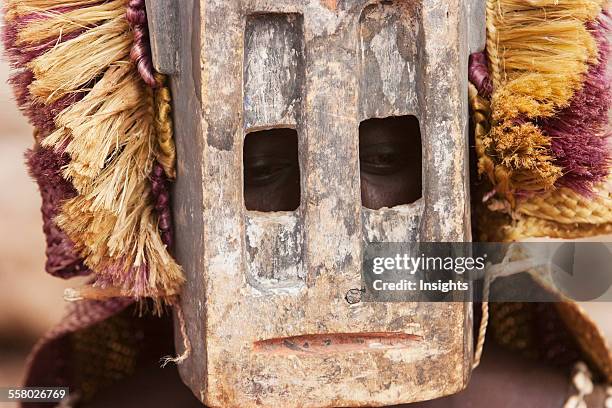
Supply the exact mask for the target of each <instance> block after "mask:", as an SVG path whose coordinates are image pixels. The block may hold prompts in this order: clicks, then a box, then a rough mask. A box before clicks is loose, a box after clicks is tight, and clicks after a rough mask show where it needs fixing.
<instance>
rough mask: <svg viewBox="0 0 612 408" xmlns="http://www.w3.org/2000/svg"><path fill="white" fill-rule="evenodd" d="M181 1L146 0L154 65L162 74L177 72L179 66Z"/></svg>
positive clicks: (181, 29)
mask: <svg viewBox="0 0 612 408" xmlns="http://www.w3.org/2000/svg"><path fill="white" fill-rule="evenodd" d="M181 3H182V0H146V6H147V19H148V21H149V37H150V39H151V51H152V53H153V66H154V67H155V69H156V70H157V72H161V73H162V74H176V73H177V71H178V68H179V58H180V57H181V56H182V54H181V52H180V49H179V46H180V45H182V44H181V39H180V35H181V32H182V31H183V28H182V27H180V23H179V22H180V21H181V20H180V18H181V16H180V14H181V12H180V11H179V5H182V4H181ZM183 32H184V31H183Z"/></svg>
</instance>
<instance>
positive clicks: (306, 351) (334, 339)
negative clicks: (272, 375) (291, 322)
mask: <svg viewBox="0 0 612 408" xmlns="http://www.w3.org/2000/svg"><path fill="white" fill-rule="evenodd" d="M422 340H423V338H422V337H421V336H418V335H415V334H409V333H404V332H365V333H327V334H304V335H299V336H291V337H277V338H272V339H266V340H260V341H256V342H254V343H253V351H254V352H255V353H261V354H275V355H303V356H325V355H329V354H337V353H346V352H352V351H377V350H401V349H408V348H411V347H412V346H414V345H415V343H418V342H421V341H422Z"/></svg>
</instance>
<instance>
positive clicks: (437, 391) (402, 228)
mask: <svg viewBox="0 0 612 408" xmlns="http://www.w3.org/2000/svg"><path fill="white" fill-rule="evenodd" d="M465 1H467V0H465ZM465 1H463V0H423V1H421V2H404V1H399V0H398V1H393V2H391V1H384V2H379V1H374V0H352V1H336V0H309V1H302V0H242V1H239V0H180V1H179V2H178V4H179V5H180V7H179V10H180V15H179V20H180V24H179V25H178V27H180V35H177V37H176V38H180V43H179V45H178V47H177V50H178V51H179V58H178V61H179V63H180V65H179V67H178V68H179V69H178V74H176V75H175V76H173V93H174V101H175V102H174V106H175V123H176V128H177V129H176V130H177V147H178V161H179V163H180V165H179V168H178V170H179V172H178V179H177V185H176V187H175V195H174V205H175V209H174V211H175V219H176V221H177V248H176V254H177V257H178V259H179V261H180V262H181V264H182V265H183V267H184V269H185V272H186V275H187V279H188V282H187V284H186V287H185V292H184V293H183V296H182V300H181V304H182V307H183V310H184V311H185V315H186V318H187V320H188V322H189V323H188V335H189V340H190V343H191V346H192V352H191V354H190V357H189V359H188V360H187V361H186V362H185V363H184V364H183V365H181V367H180V371H181V375H182V377H183V379H184V380H185V382H186V383H187V384H188V385H189V386H190V387H191V389H192V390H193V391H194V393H195V394H196V395H197V396H198V397H200V399H201V400H202V401H204V402H205V403H206V404H207V405H209V406H214V407H232V406H235V407H254V406H282V407H292V406H296V407H297V406H304V407H315V406H317V407H319V406H370V405H377V406H379V405H387V404H394V403H400V402H411V401H417V400H423V399H430V398H434V397H439V396H442V395H447V394H451V393H455V392H457V391H459V390H460V389H462V388H463V387H464V385H465V384H466V382H467V379H468V377H469V373H470V364H469V363H470V361H471V353H472V349H471V347H472V341H471V333H472V330H471V308H470V305H468V304H461V303H448V304H444V303H435V304H426V303H404V304H398V303H387V304H383V303H357V304H353V305H351V304H349V303H347V302H346V300H345V299H344V297H345V294H346V293H347V291H348V290H349V289H352V288H356V287H360V285H361V282H360V267H361V253H362V245H363V243H364V242H365V241H379V240H398V241H402V240H423V241H426V240H434V241H435V240H438V241H463V240H468V239H469V238H470V236H469V229H470V228H469V212H468V211H469V210H468V202H469V197H468V196H467V163H466V153H467V106H466V101H467V95H466V90H467V55H468V45H469V44H468V30H467V29H466V23H467V21H468V9H467V7H466V4H465ZM157 29H159V28H157ZM264 39H265V41H264ZM300 50H302V52H303V55H300ZM262 89H266V92H263V93H262V92H261V90H262ZM255 99H257V100H258V102H256V103H254V100H255ZM405 114H414V115H415V116H417V117H418V118H419V120H420V124H421V133H422V139H423V155H424V156H423V178H424V183H423V185H424V190H423V197H422V198H421V199H420V200H418V201H417V202H415V203H413V204H410V205H405V206H399V207H394V208H391V209H381V210H368V209H364V208H362V206H361V203H360V182H359V153H358V143H359V135H358V131H359V130H358V129H359V123H360V121H361V120H364V119H366V118H370V117H384V116H388V115H405ZM273 127H295V128H296V130H297V132H298V139H299V152H300V153H299V154H300V165H301V174H302V203H301V206H300V208H299V209H298V210H296V211H294V212H289V213H287V212H283V213H255V212H249V211H246V210H245V208H244V203H243V196H242V195H243V191H242V188H243V187H242V144H243V140H244V137H245V135H246V134H247V133H248V132H249V131H252V130H255V129H261V128H273ZM373 332H383V333H388V334H389V335H388V336H389V337H385V339H386V340H385V342H386V343H385V344H386V346H385V347H384V348H382V349H380V350H373V349H371V348H369V347H365V346H364V347H361V348H359V347H357V349H355V347H356V346H355V344H354V343H355V336H359V333H362V334H363V339H364V343H363V344H369V343H368V341H369V340H368V341H366V340H367V339H370V338H371V337H368V336H371V334H369V333H373ZM395 332H400V333H402V334H397V335H394V334H392V333H395ZM343 333H351V336H350V341H348V340H347V338H346V337H345V336H343ZM406 334H408V335H412V336H415V337H414V339H418V340H415V341H411V342H409V343H408V342H406V341H405V339H404V336H405V335H406ZM304 335H309V336H310V335H316V336H315V337H308V338H312V339H314V340H315V341H317V342H323V344H325V343H326V342H327V341H329V342H330V344H332V345H333V347H332V352H331V353H317V352H316V351H313V353H311V354H306V355H305V354H304V353H297V352H296V353H292V352H291V349H288V350H286V351H287V352H286V353H285V352H282V353H280V352H274V353H266V352H265V348H264V351H263V352H262V351H261V349H257V347H256V345H257V344H273V345H277V344H279V341H280V340H279V339H283V338H292V339H299V338H302V337H300V336H304ZM296 336H297V337H296ZM394 336H395V337H394ZM411 338H412V337H411ZM347 344H349V345H350V347H348V346H346V345H347ZM177 346H178V347H179V351H180V348H181V347H182V339H180V337H177ZM276 351H278V350H276Z"/></svg>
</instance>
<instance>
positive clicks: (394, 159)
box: [359, 115, 423, 210]
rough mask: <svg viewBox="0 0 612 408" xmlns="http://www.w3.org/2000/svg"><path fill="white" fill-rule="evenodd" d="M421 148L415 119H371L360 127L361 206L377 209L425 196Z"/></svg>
mask: <svg viewBox="0 0 612 408" xmlns="http://www.w3.org/2000/svg"><path fill="white" fill-rule="evenodd" d="M422 161H423V160H422V147H421V131H420V126H419V120H418V119H417V118H416V117H415V116H411V115H406V116H392V117H388V118H384V119H368V120H365V121H363V122H361V123H360V125H359V166H360V167H359V168H360V174H361V203H362V205H363V206H364V207H366V208H370V209H373V210H378V209H380V208H384V207H394V206H398V205H402V204H410V203H414V202H415V201H417V200H418V199H419V198H421V196H422V195H423V182H422V173H423V170H422V167H423V163H422Z"/></svg>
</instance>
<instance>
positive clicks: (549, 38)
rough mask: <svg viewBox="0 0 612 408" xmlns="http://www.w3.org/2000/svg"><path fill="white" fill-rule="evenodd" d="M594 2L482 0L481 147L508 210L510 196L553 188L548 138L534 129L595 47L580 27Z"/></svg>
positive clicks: (598, 0) (569, 89)
mask: <svg viewBox="0 0 612 408" xmlns="http://www.w3.org/2000/svg"><path fill="white" fill-rule="evenodd" d="M602 3H603V1H602V0H488V2H487V31H488V39H487V55H488V57H489V67H490V70H491V81H492V84H493V90H494V92H493V95H492V99H491V107H492V115H491V116H492V129H491V132H490V136H489V138H488V139H485V141H484V147H485V153H486V155H487V156H488V157H489V158H490V159H491V161H492V162H493V163H494V168H493V169H491V170H490V171H489V174H488V175H489V178H491V179H493V180H495V183H494V184H495V185H496V187H497V192H498V193H499V194H501V195H502V196H504V197H506V198H507V199H508V200H509V201H510V202H511V203H512V204H514V197H513V196H514V194H515V193H516V192H517V191H523V192H541V191H545V190H549V189H551V188H553V186H554V185H555V182H556V181H557V180H558V179H559V178H560V177H561V176H562V175H563V171H562V169H561V167H560V166H558V165H557V164H556V163H555V157H554V155H553V152H552V150H551V139H550V137H549V136H548V135H546V134H544V133H543V131H542V130H541V129H540V127H539V126H538V125H537V124H536V122H535V121H536V120H537V119H541V118H547V117H551V116H553V115H554V114H555V113H556V112H557V111H558V110H559V109H562V108H565V107H567V106H568V105H569V103H570V100H571V98H572V97H573V96H574V94H575V92H577V91H578V90H580V89H581V87H582V84H583V77H584V74H585V73H587V71H588V69H589V63H595V62H596V61H597V56H598V55H597V44H596V41H595V39H594V38H593V36H592V35H591V34H590V33H589V31H588V29H587V28H586V27H585V23H586V22H587V21H590V20H593V19H595V18H597V16H598V15H599V13H600V12H601V7H602Z"/></svg>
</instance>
